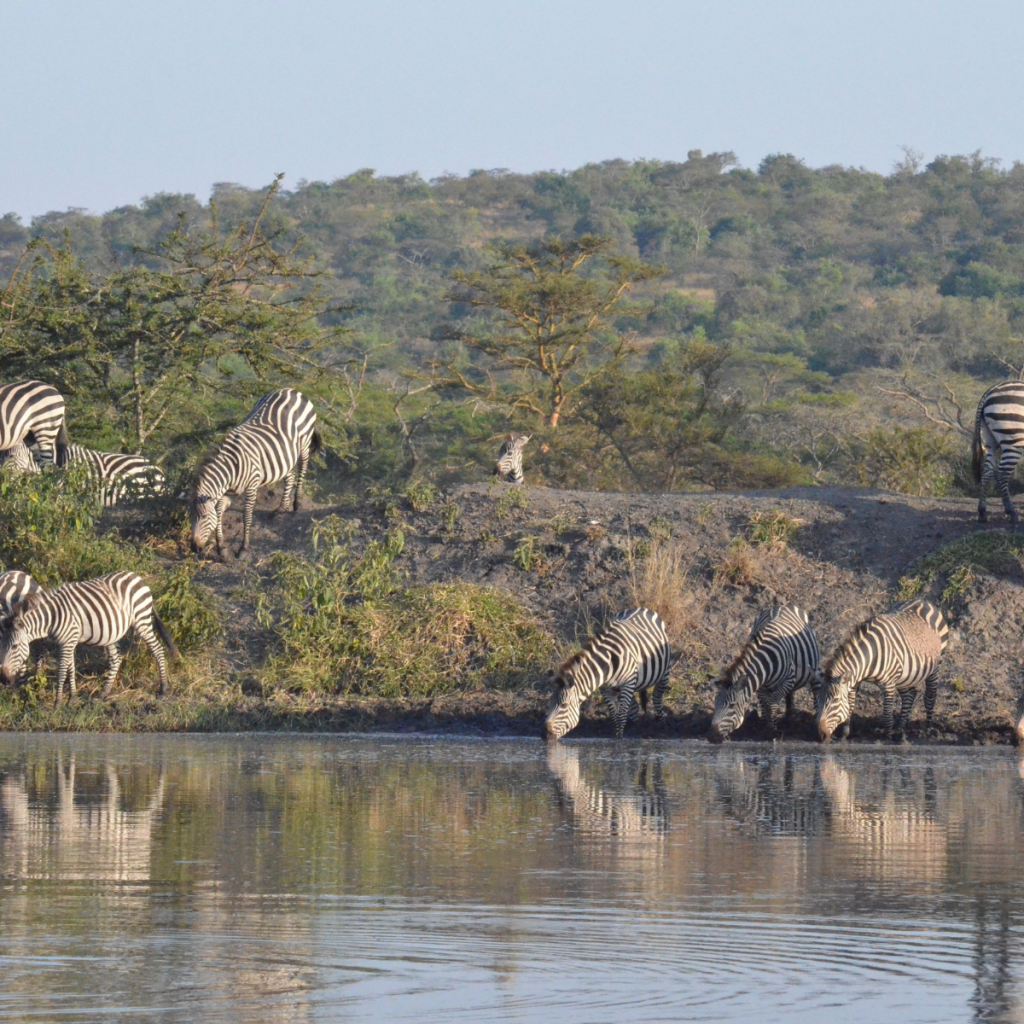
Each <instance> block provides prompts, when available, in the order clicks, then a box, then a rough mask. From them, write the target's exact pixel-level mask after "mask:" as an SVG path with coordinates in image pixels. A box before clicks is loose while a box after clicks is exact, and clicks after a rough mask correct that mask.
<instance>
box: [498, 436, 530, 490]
mask: <svg viewBox="0 0 1024 1024" xmlns="http://www.w3.org/2000/svg"><path fill="white" fill-rule="evenodd" d="M531 436H532V435H531V434H507V435H506V437H505V440H504V441H502V443H501V447H500V448H499V449H498V461H497V462H496V463H495V465H494V475H495V476H496V477H498V479H500V480H504V481H505V482H506V483H510V484H521V483H522V482H523V448H525V447H526V442H527V441H529V440H530V437H531Z"/></svg>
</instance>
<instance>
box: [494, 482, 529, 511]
mask: <svg viewBox="0 0 1024 1024" xmlns="http://www.w3.org/2000/svg"><path fill="white" fill-rule="evenodd" d="M529 507H530V499H529V496H528V495H527V493H526V490H525V488H523V487H519V486H516V485H514V484H513V485H512V486H510V487H508V488H507V489H506V490H505V493H504V494H503V495H502V496H501V497H500V498H498V500H497V502H496V503H495V506H494V515H495V518H497V519H506V518H507V517H508V516H509V515H511V513H512V512H513V511H514V510H516V509H519V510H520V511H522V512H525V511H526V510H527V509H528V508H529Z"/></svg>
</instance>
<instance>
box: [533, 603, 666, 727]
mask: <svg viewBox="0 0 1024 1024" xmlns="http://www.w3.org/2000/svg"><path fill="white" fill-rule="evenodd" d="M671 667H672V663H671V656H670V651H669V646H668V636H667V635H666V633H665V623H664V622H662V620H661V616H660V615H658V614H657V613H656V612H652V611H651V610H650V609H649V608H629V609H627V610H626V611H621V612H619V613H618V615H616V616H615V618H614V619H612V621H611V623H610V624H609V626H608V628H607V629H606V630H605V631H604V632H603V633H602V634H601V635H600V636H598V637H595V638H594V639H593V640H591V641H590V643H588V644H587V646H586V647H585V648H584V649H583V650H582V651H580V652H579V653H578V654H574V655H573V656H572V657H571V658H569V660H568V661H566V662H565V664H563V665H562V667H561V668H560V669H559V670H558V673H557V674H556V675H555V678H554V686H555V692H554V695H553V697H552V701H551V708H550V710H549V712H548V716H547V718H546V719H545V720H544V733H543V735H544V736H545V737H546V738H547V739H552V740H558V739H561V738H562V737H563V736H564V735H565V734H566V733H567V732H569V730H570V729H574V728H575V727H576V725H577V723H578V722H579V720H580V708H581V707H582V705H583V702H584V701H585V700H586V699H587V697H589V696H590V695H591V694H592V693H593V692H594V691H595V690H596V689H598V688H599V687H602V686H607V687H609V688H610V689H611V691H612V693H613V694H614V695H615V704H614V710H613V714H614V718H615V735H616V737H617V738H618V739H621V738H622V736H623V733H624V732H625V728H626V722H627V721H632V720H633V719H634V718H636V716H637V714H638V711H637V706H636V701H634V699H633V695H634V693H637V694H639V696H640V703H641V704H642V706H643V709H644V710H645V711H646V710H647V691H648V690H649V689H651V688H652V687H653V689H654V713H655V715H656V716H657V717H658V718H661V717H662V716H663V715H664V704H663V701H664V698H665V691H666V690H667V689H668V674H669V669H670V668H671Z"/></svg>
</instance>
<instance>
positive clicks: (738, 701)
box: [708, 673, 750, 743]
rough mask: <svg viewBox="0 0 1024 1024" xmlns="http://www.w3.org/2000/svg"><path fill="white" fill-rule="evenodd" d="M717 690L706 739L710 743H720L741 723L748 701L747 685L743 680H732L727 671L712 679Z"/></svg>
mask: <svg viewBox="0 0 1024 1024" xmlns="http://www.w3.org/2000/svg"><path fill="white" fill-rule="evenodd" d="M713 682H714V684H715V686H716V687H717V691H716V693H715V713H714V715H713V716H712V718H711V728H710V729H709V730H708V739H709V740H710V741H711V742H712V743H721V742H722V741H723V740H725V738H726V737H727V736H728V735H729V734H730V733H733V732H735V731H736V730H737V729H738V728H739V727H740V726H741V725H742V724H743V717H744V715H746V713H747V706H748V704H749V703H750V692H749V687H747V686H746V685H745V680H743V679H740V680H739V681H738V682H734V681H733V680H732V679H731V678H730V676H729V675H728V673H725V674H723V675H721V676H719V677H718V678H717V679H713Z"/></svg>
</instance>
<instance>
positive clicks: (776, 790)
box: [714, 755, 827, 836]
mask: <svg viewBox="0 0 1024 1024" xmlns="http://www.w3.org/2000/svg"><path fill="white" fill-rule="evenodd" d="M714 779H715V789H716V791H717V795H718V800H719V802H720V804H721V806H722V808H723V809H724V810H725V812H726V813H727V814H728V815H729V817H730V818H733V819H734V820H735V821H737V822H739V823H740V824H742V825H748V826H752V827H753V829H754V831H755V832H756V833H758V834H762V835H772V836H809V835H815V834H816V833H818V832H819V831H821V829H822V827H823V825H824V823H825V821H826V818H827V808H826V805H825V802H824V800H823V799H822V795H823V794H822V789H821V780H820V778H819V776H818V768H817V765H816V763H815V762H814V761H813V760H812V759H810V758H806V757H795V756H792V755H789V756H786V757H774V756H770V757H745V758H742V759H741V758H735V759H733V758H728V759H723V760H722V763H716V764H715V770H714Z"/></svg>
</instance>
